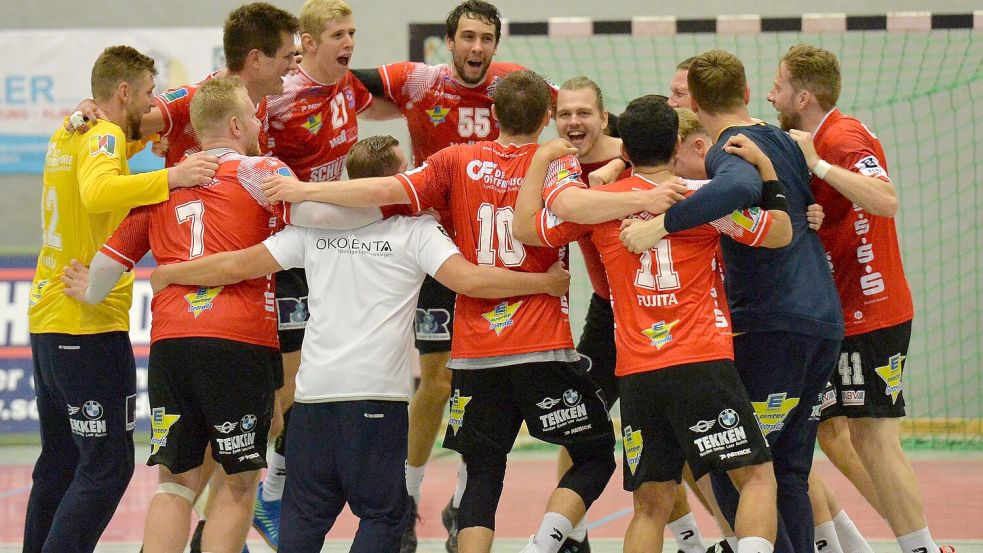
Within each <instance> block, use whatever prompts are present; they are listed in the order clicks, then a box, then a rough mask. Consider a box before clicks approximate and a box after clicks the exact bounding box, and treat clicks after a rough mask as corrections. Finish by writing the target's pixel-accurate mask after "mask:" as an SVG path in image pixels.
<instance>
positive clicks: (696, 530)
mask: <svg viewBox="0 0 983 553" xmlns="http://www.w3.org/2000/svg"><path fill="white" fill-rule="evenodd" d="M668 526H669V531H670V532H672V535H673V536H675V537H676V547H678V548H679V550H680V551H682V552H683V553H704V552H705V551H706V550H707V548H706V546H704V545H703V536H701V535H700V527H699V526H697V524H696V517H694V516H693V513H692V512H690V513H686V514H685V515H683V516H681V517H679V518H677V519H676V520H674V521H672V522H670V523H669V525H668Z"/></svg>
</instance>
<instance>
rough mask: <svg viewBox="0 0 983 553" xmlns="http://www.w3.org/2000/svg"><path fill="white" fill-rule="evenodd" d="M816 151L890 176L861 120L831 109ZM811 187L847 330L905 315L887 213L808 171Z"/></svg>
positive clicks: (910, 309)
mask: <svg viewBox="0 0 983 553" xmlns="http://www.w3.org/2000/svg"><path fill="white" fill-rule="evenodd" d="M813 143H814V144H815V146H816V153H818V154H819V157H820V158H822V159H825V160H826V161H828V162H829V163H831V164H833V165H836V166H838V167H842V168H844V169H846V170H848V171H853V172H854V173H860V174H861V175H864V176H868V177H874V178H878V179H881V180H883V181H887V182H891V179H890V177H888V174H887V161H886V157H885V155H884V149H883V148H882V147H881V143H880V141H879V140H877V137H876V136H874V133H872V132H870V129H868V128H867V127H866V126H864V124H863V123H861V122H860V121H858V120H856V119H854V118H852V117H846V116H844V115H843V114H842V113H840V110H838V109H834V110H833V111H831V112H830V113H829V114H828V115H827V116H826V119H825V120H824V121H823V123H822V124H821V125H820V126H819V130H818V131H816V136H815V138H814V139H813ZM812 192H813V194H814V195H815V196H816V203H818V204H820V205H822V206H823V210H824V211H825V212H826V219H825V220H823V226H822V227H820V228H819V238H820V240H822V242H823V247H824V248H825V249H826V253H827V255H828V256H829V259H830V263H831V264H832V268H833V280H834V281H835V282H836V289H837V291H838V292H839V293H840V302H841V303H842V304H843V320H844V321H845V322H846V335H847V336H855V335H857V334H863V333H865V332H871V331H874V330H877V329H880V328H886V327H889V326H894V325H897V324H901V323H903V322H905V321H910V320H911V319H912V317H914V314H915V309H914V305H913V304H912V301H911V290H910V289H909V288H908V281H907V279H905V274H904V266H902V264H901V250H900V248H899V247H898V232H897V230H896V229H895V226H894V219H893V218H892V217H879V216H877V215H871V214H870V213H868V212H867V211H864V210H863V209H862V208H861V207H860V206H858V205H855V204H854V203H853V202H851V201H850V200H848V199H847V198H846V196H844V195H843V194H840V193H839V192H837V191H836V190H835V189H834V188H833V187H832V186H830V185H828V184H826V182H825V181H823V180H822V179H820V178H819V177H817V176H815V175H813V177H812Z"/></svg>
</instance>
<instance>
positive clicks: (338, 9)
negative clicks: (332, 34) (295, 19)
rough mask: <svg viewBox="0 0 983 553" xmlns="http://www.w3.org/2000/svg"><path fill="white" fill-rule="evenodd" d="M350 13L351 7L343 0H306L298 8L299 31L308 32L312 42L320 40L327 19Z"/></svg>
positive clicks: (345, 15) (330, 19)
mask: <svg viewBox="0 0 983 553" xmlns="http://www.w3.org/2000/svg"><path fill="white" fill-rule="evenodd" d="M351 14H352V8H351V6H349V5H348V3H347V2H345V0H307V2H304V7H302V8H300V18H299V19H300V33H301V34H305V33H306V34H309V35H311V38H313V39H314V42H320V40H321V38H320V37H321V32H322V31H323V30H324V26H325V25H327V23H328V21H332V20H334V19H338V18H339V17H347V16H349V15H351Z"/></svg>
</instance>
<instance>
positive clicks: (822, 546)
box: [816, 520, 843, 553]
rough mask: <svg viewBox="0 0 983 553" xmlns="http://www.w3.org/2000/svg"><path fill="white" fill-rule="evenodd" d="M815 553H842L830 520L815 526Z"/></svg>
mask: <svg viewBox="0 0 983 553" xmlns="http://www.w3.org/2000/svg"><path fill="white" fill-rule="evenodd" d="M816 553H843V548H842V547H841V546H840V540H839V538H837V537H836V527H835V525H834V524H833V521H832V520H828V521H826V522H824V523H822V524H820V525H819V526H816Z"/></svg>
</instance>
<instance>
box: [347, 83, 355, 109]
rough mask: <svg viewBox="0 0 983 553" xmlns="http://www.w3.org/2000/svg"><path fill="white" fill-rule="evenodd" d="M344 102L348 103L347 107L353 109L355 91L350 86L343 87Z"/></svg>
mask: <svg viewBox="0 0 983 553" xmlns="http://www.w3.org/2000/svg"><path fill="white" fill-rule="evenodd" d="M345 102H347V103H348V109H355V93H354V92H352V88H351V87H350V86H346V87H345Z"/></svg>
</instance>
